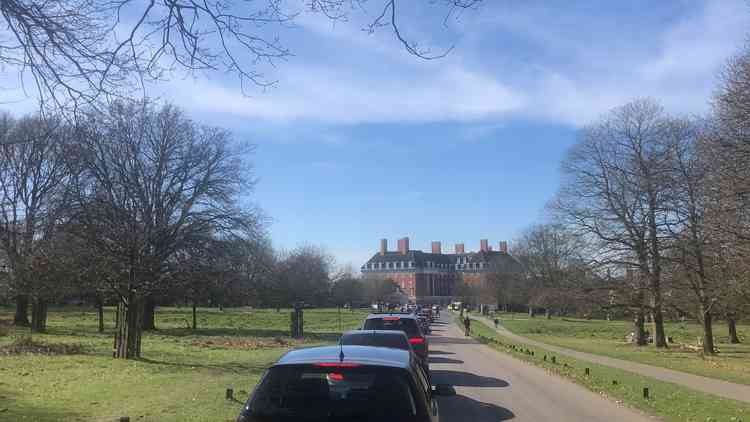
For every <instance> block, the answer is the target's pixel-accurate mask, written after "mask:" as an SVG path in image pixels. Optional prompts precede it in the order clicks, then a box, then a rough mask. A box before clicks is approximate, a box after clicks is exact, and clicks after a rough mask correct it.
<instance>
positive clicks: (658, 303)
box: [652, 287, 669, 348]
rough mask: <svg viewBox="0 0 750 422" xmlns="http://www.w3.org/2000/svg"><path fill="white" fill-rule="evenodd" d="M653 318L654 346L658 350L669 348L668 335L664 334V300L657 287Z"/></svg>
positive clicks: (653, 303)
mask: <svg viewBox="0 0 750 422" xmlns="http://www.w3.org/2000/svg"><path fill="white" fill-rule="evenodd" d="M653 295H654V298H653V301H652V305H653V309H654V310H653V317H654V345H655V346H656V347H658V348H666V347H669V346H668V345H667V335H666V333H665V332H664V314H663V313H662V307H663V300H662V297H661V290H660V289H659V288H658V287H657V288H655V289H654V291H653Z"/></svg>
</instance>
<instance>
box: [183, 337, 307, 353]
mask: <svg viewBox="0 0 750 422" xmlns="http://www.w3.org/2000/svg"><path fill="white" fill-rule="evenodd" d="M301 344H302V343H301V342H300V341H296V340H291V339H285V338H281V337H275V338H272V339H263V338H231V337H220V338H211V339H206V340H196V341H194V342H192V345H193V346H199V347H208V348H212V349H213V348H218V349H240V350H257V349H272V348H278V347H285V348H289V347H297V346H299V345H301Z"/></svg>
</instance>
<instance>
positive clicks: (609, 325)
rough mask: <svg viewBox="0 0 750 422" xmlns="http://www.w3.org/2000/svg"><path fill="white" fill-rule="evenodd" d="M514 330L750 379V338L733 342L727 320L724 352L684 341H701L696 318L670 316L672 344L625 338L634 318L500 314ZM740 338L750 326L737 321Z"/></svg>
mask: <svg viewBox="0 0 750 422" xmlns="http://www.w3.org/2000/svg"><path fill="white" fill-rule="evenodd" d="M499 317H500V318H501V320H502V323H503V326H504V327H505V328H507V329H508V330H509V331H511V332H513V333H515V334H518V335H521V336H524V337H528V338H531V339H534V340H537V341H541V342H544V343H547V344H552V345H556V346H561V347H567V348H569V349H573V350H578V351H582V352H588V353H594V354H598V355H603V356H609V357H613V358H618V359H624V360H630V361H634V362H640V363H645V364H649V365H654V366H661V367H664V368H669V369H674V370H677V371H683V372H688V373H691V374H696V375H702V376H706V377H711V378H717V379H723V380H726V381H732V382H737V383H741V384H750V344H746V343H743V344H729V343H728V337H727V330H726V326H725V324H723V323H722V324H718V323H717V324H715V325H714V338H715V342H716V347H717V348H718V350H719V353H718V354H717V355H715V356H705V357H704V356H702V355H701V354H700V353H697V352H695V351H693V350H690V349H687V348H684V347H680V344H692V345H697V343H698V339H699V338H700V337H701V336H702V331H701V327H700V325H698V324H695V323H688V322H685V323H681V322H668V323H666V324H665V329H666V332H667V335H668V336H671V337H672V338H673V339H674V341H675V343H674V344H672V345H671V347H670V348H669V349H667V350H658V349H656V348H655V347H654V346H653V345H649V346H645V347H637V346H634V345H632V344H629V343H626V342H625V340H624V339H625V336H626V335H627V334H628V333H630V332H631V331H632V330H633V329H632V323H630V322H629V321H603V320H585V319H575V318H553V319H550V320H547V319H545V318H544V317H537V318H531V319H530V318H528V316H527V315H523V314H514V315H507V314H505V315H500V316H499ZM737 330H738V332H739V336H740V338H741V339H744V340H745V341H750V326H747V325H738V326H737Z"/></svg>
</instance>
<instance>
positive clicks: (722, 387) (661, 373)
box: [475, 317, 750, 403]
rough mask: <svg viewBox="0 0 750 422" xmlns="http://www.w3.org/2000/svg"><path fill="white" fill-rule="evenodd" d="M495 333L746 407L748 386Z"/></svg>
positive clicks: (503, 330) (485, 321) (501, 330)
mask: <svg viewBox="0 0 750 422" xmlns="http://www.w3.org/2000/svg"><path fill="white" fill-rule="evenodd" d="M475 321H476V322H475V323H476V324H485V325H487V326H488V327H490V328H493V324H492V322H491V321H489V320H488V319H487V318H484V317H479V318H476V319H475ZM497 332H498V334H500V335H502V336H505V337H508V338H509V339H511V340H513V341H515V342H518V343H523V344H527V345H530V346H536V347H538V348H540V349H545V350H549V351H552V352H555V353H557V354H558V355H563V356H570V357H572V358H576V359H578V360H585V361H588V362H593V363H598V364H600V365H604V366H609V367H611V368H618V369H622V370H625V371H628V372H634V373H636V374H640V375H643V376H646V377H650V378H656V379H658V380H662V381H666V382H671V383H673V384H680V385H682V386H685V387H688V388H690V389H693V390H698V391H702V392H704V393H706V394H713V395H716V396H720V397H724V398H727V399H732V400H737V401H744V402H746V403H750V385H743V384H737V383H734V382H729V381H723V380H718V379H715V378H708V377H702V376H699V375H693V374H688V373H685V372H680V371H675V370H672V369H667V368H661V367H658V366H652V365H646V364H643V363H638V362H632V361H628V360H622V359H616V358H611V357H608V356H601V355H595V354H592V353H586V352H579V351H577V350H571V349H566V348H564V347H559V346H553V345H551V344H546V343H543V342H541V341H536V340H532V339H530V338H527V337H522V336H519V335H517V334H513V333H512V332H510V331H509V330H508V329H506V328H504V327H502V326H501V327H499V328H498V329H497Z"/></svg>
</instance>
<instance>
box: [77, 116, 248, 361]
mask: <svg viewBox="0 0 750 422" xmlns="http://www.w3.org/2000/svg"><path fill="white" fill-rule="evenodd" d="M77 144H78V145H77V146H78V153H79V157H80V160H79V161H78V163H79V165H80V173H79V174H78V180H77V183H76V184H75V186H76V196H75V199H76V207H75V210H74V211H75V212H74V216H73V217H74V221H75V223H76V225H77V226H78V227H79V229H80V230H79V231H77V234H78V235H79V236H81V237H82V238H83V239H84V240H85V241H86V242H88V244H90V245H92V246H93V247H95V248H97V250H99V251H101V252H102V253H103V254H105V255H106V256H107V257H109V259H110V261H111V262H112V263H113V265H114V266H115V273H116V274H118V275H119V276H118V277H116V278H113V279H111V280H108V282H109V286H110V288H111V289H112V290H113V291H114V292H115V293H116V294H117V296H118V298H119V305H118V313H119V321H120V324H119V327H118V331H117V333H116V334H115V352H114V356H115V357H117V358H126V359H127V358H136V357H139V356H140V353H141V331H142V320H143V307H144V301H145V298H147V297H148V296H149V295H150V294H152V293H153V292H155V291H157V290H158V289H161V288H163V287H164V286H165V284H169V283H171V282H173V280H174V277H173V274H174V272H175V269H174V266H173V258H174V256H175V254H176V253H177V252H178V251H181V250H183V249H184V248H185V247H186V244H187V243H189V242H190V241H192V240H193V239H194V238H195V237H196V236H197V235H198V234H202V233H206V232H231V231H234V230H239V229H242V228H244V227H243V226H244V224H245V221H246V220H245V219H243V218H237V217H238V216H242V215H243V213H242V211H241V210H239V209H238V208H237V207H236V200H237V197H238V194H240V193H241V192H246V191H247V190H248V189H250V188H251V187H252V183H253V182H252V179H250V178H249V177H248V174H247V172H246V171H245V170H244V168H243V160H244V158H245V157H244V155H243V153H244V152H246V151H242V150H240V149H237V148H234V147H233V145H232V143H231V137H230V134H229V133H228V132H226V131H224V130H221V129H218V128H213V127H205V126H199V125H197V124H196V123H194V122H192V121H191V120H189V119H188V118H186V117H185V115H184V114H183V113H182V112H181V111H180V110H179V109H177V108H176V107H174V106H171V105H164V106H161V107H157V106H156V105H155V104H152V103H149V102H116V103H114V104H112V105H111V106H110V107H109V109H108V111H107V113H105V114H101V113H96V112H91V113H89V114H88V115H87V116H86V119H85V120H84V121H83V122H82V124H81V129H80V131H79V136H78V141H77Z"/></svg>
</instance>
